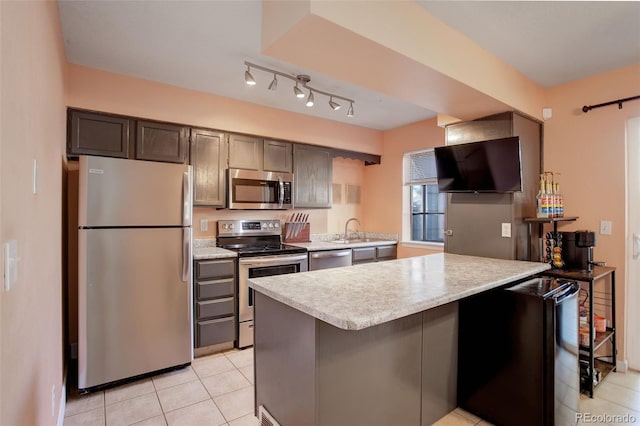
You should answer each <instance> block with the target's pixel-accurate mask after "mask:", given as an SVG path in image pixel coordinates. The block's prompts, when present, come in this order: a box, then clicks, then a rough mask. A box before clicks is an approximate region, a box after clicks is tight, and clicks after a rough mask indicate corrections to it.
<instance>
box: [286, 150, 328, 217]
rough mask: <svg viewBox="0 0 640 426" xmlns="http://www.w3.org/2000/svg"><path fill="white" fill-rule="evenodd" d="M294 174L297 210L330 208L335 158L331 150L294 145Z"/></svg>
mask: <svg viewBox="0 0 640 426" xmlns="http://www.w3.org/2000/svg"><path fill="white" fill-rule="evenodd" d="M293 173H294V179H295V185H294V188H295V189H294V200H293V204H294V206H295V207H296V208H330V207H331V202H332V190H333V156H332V152H331V149H330V148H322V147H318V146H311V145H303V144H294V146H293Z"/></svg>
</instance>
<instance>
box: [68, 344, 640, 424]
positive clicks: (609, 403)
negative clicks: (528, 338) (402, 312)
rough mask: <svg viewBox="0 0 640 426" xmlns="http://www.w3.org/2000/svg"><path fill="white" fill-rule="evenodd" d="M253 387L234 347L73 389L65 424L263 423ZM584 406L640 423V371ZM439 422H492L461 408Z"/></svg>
mask: <svg viewBox="0 0 640 426" xmlns="http://www.w3.org/2000/svg"><path fill="white" fill-rule="evenodd" d="M253 391H254V388H253V348H249V349H245V350H232V351H228V352H224V353H220V354H215V355H209V356H206V357H201V358H196V359H195V360H194V361H193V363H192V364H191V366H190V367H186V368H183V369H181V370H177V371H172V372H169V373H165V374H161V375H157V376H153V377H151V378H148V379H144V380H140V381H137V382H133V383H129V384H125V385H122V386H118V387H114V388H111V389H107V390H105V391H99V392H94V393H90V394H88V395H83V396H79V395H78V393H77V391H70V392H69V396H68V397H67V405H66V410H65V419H64V425H65V426H76V425H87V426H94V425H96V426H98V425H103V426H104V425H106V426H112V425H138V426H155V425H170V426H171V425H184V426H208V425H210V426H223V425H225V426H258V425H259V422H258V419H256V418H255V417H254V416H253V398H254V396H253ZM580 410H581V412H582V413H583V414H584V415H585V417H584V419H585V421H582V422H580V423H579V424H587V423H588V424H592V425H621V424H625V425H628V424H637V425H640V374H638V373H631V372H630V373H611V374H610V375H609V376H607V378H606V379H605V380H604V382H603V383H601V384H600V386H598V388H597V389H596V392H595V398H593V399H591V398H588V397H586V396H581V399H580ZM587 415H589V416H591V417H589V421H586V420H587V418H586V416H587ZM625 415H626V416H627V417H624V416H625ZM598 416H600V417H598ZM616 416H620V417H616ZM436 425H437V426H471V425H477V426H487V425H490V423H487V422H485V421H483V420H482V419H480V418H478V417H476V416H474V415H473V414H470V413H468V412H466V411H464V410H462V409H460V408H457V409H456V410H454V411H453V412H451V413H449V414H448V415H447V416H445V417H443V418H442V419H440V420H439V421H438V422H437V423H436ZM350 426H351V425H350ZM390 426H392V425H390ZM393 426H395V425H393Z"/></svg>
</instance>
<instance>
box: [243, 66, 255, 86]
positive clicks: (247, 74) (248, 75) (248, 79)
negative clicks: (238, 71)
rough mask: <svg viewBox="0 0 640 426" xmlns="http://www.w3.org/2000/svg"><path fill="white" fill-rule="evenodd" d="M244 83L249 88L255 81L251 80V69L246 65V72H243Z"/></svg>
mask: <svg viewBox="0 0 640 426" xmlns="http://www.w3.org/2000/svg"><path fill="white" fill-rule="evenodd" d="M244 82H245V83H247V84H248V85H249V86H255V85H256V81H255V80H254V79H253V76H252V75H251V67H249V65H247V70H246V71H245V72H244Z"/></svg>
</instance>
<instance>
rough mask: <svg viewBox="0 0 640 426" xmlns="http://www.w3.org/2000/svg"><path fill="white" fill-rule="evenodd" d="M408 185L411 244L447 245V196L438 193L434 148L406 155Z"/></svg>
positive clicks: (406, 180) (406, 183)
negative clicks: (416, 242)
mask: <svg viewBox="0 0 640 426" xmlns="http://www.w3.org/2000/svg"><path fill="white" fill-rule="evenodd" d="M405 160H406V161H405V185H406V186H408V187H409V192H410V197H409V198H410V200H411V201H410V202H411V206H410V210H409V211H410V216H411V219H410V224H409V226H410V228H411V231H410V236H411V241H424V242H431V243H442V242H444V210H445V206H446V195H445V194H444V193H443V194H441V193H439V192H438V184H437V180H436V176H437V175H436V164H435V157H434V154H433V149H429V150H424V151H417V152H412V153H409V154H406V155H405Z"/></svg>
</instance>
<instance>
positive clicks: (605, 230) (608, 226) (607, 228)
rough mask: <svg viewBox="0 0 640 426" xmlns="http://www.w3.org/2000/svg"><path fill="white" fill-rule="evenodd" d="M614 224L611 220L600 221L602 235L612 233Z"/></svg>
mask: <svg viewBox="0 0 640 426" xmlns="http://www.w3.org/2000/svg"><path fill="white" fill-rule="evenodd" d="M612 227H613V224H612V223H611V221H610V220H601V221H600V235H611V230H612Z"/></svg>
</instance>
